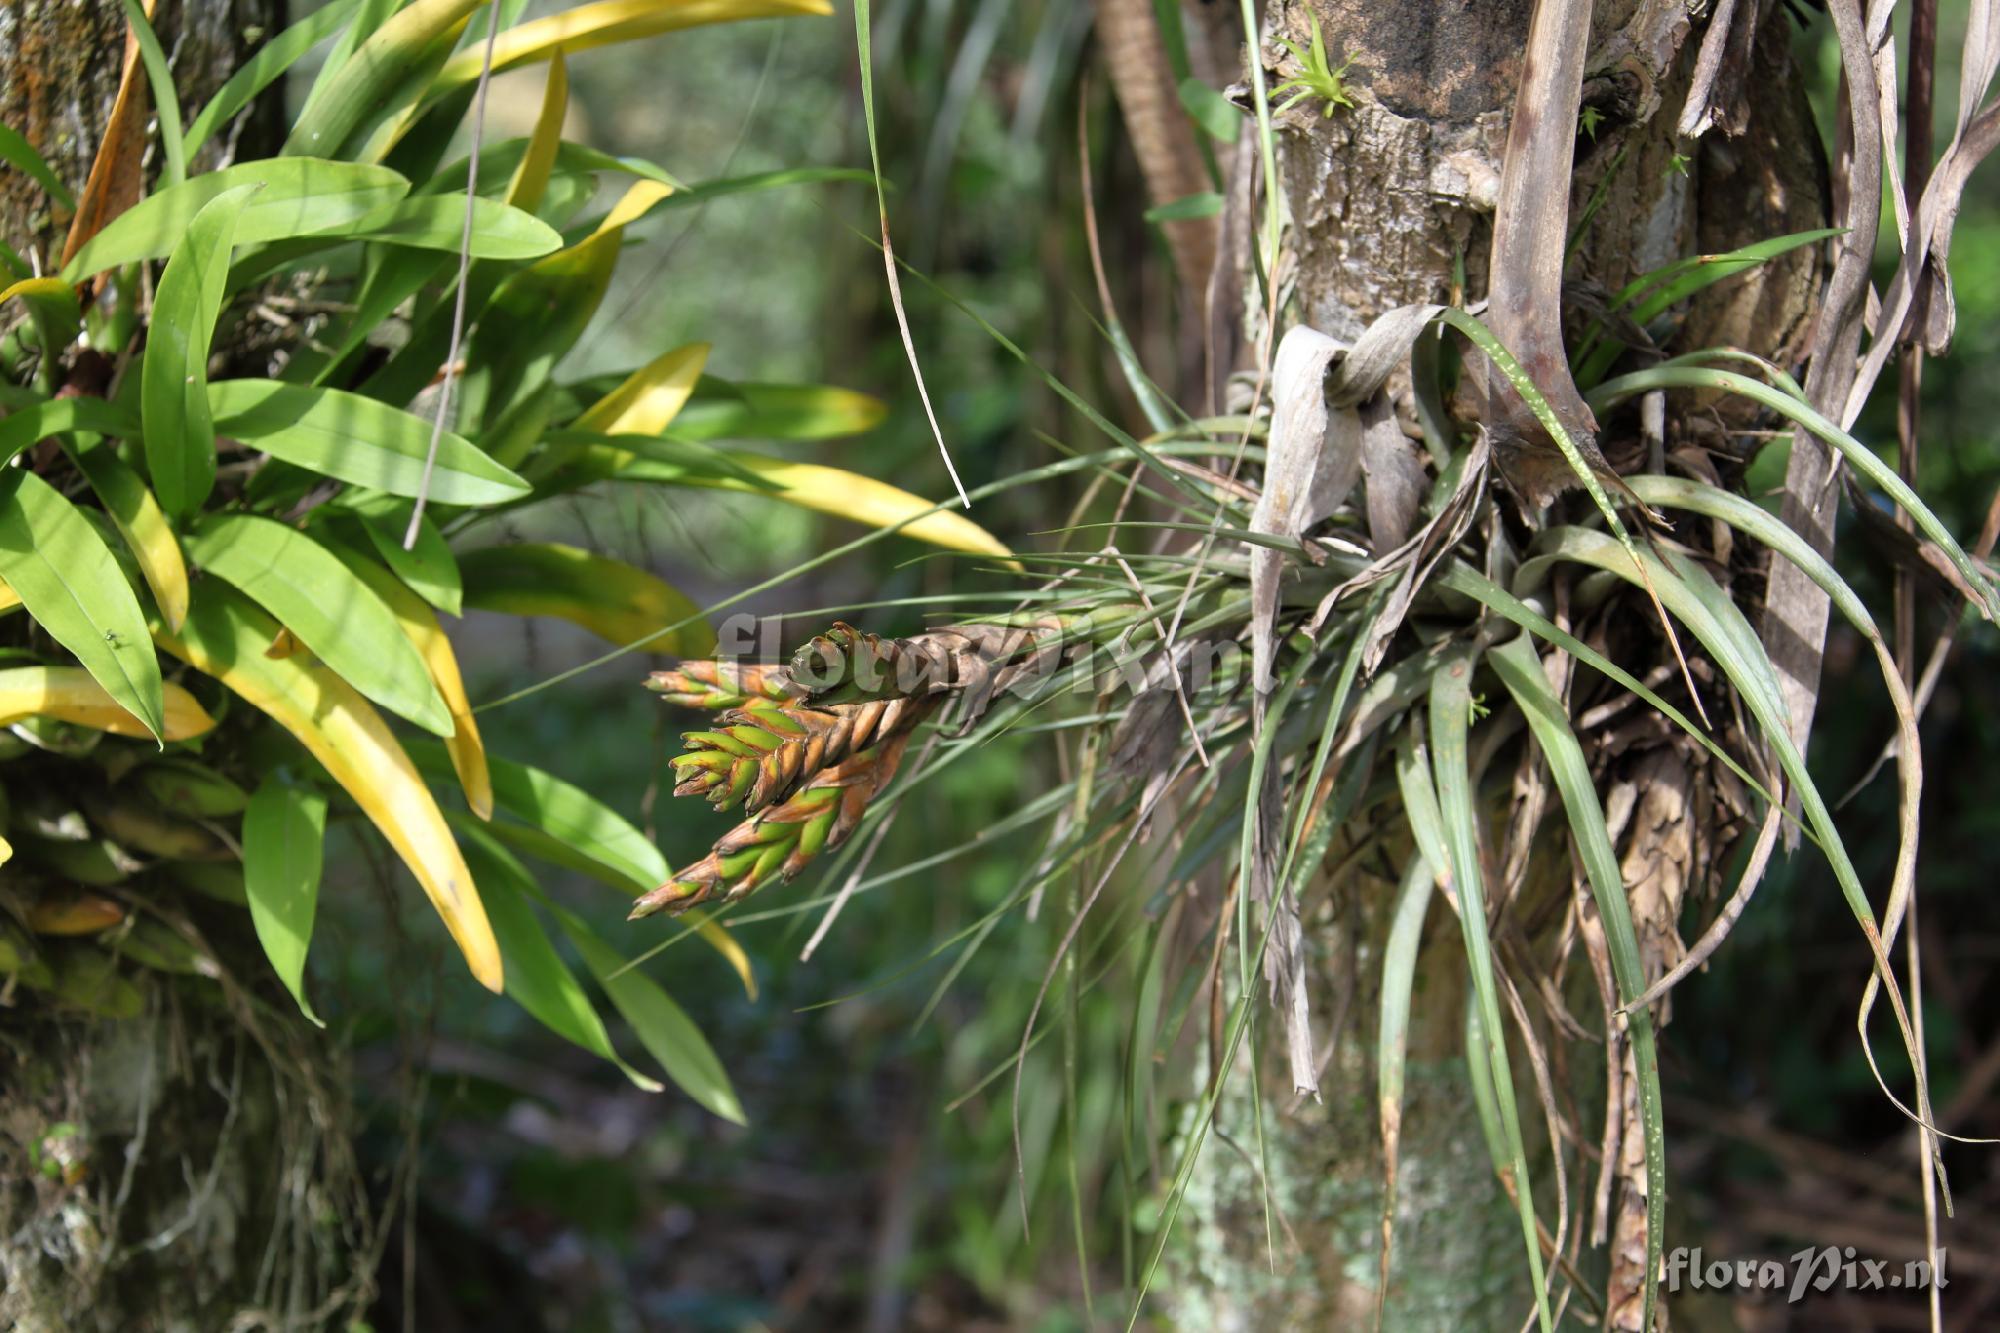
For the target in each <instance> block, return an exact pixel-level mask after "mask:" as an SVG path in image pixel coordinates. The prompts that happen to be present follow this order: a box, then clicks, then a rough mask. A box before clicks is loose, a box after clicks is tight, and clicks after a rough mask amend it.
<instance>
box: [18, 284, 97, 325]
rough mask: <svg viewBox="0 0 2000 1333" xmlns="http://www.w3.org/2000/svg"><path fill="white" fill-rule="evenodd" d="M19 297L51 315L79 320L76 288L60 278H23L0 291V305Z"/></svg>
mask: <svg viewBox="0 0 2000 1333" xmlns="http://www.w3.org/2000/svg"><path fill="white" fill-rule="evenodd" d="M17 296H18V297H20V298H21V300H22V301H24V302H26V303H27V304H28V305H31V306H37V307H39V308H41V309H43V310H46V311H48V312H49V313H51V314H63V315H66V316H67V317H68V318H69V319H70V320H71V321H75V320H77V319H80V318H81V317H82V316H81V315H80V314H79V313H78V310H79V306H78V302H77V297H76V288H74V287H72V286H70V285H69V284H68V283H66V282H64V281H63V280H62V279H61V278H23V279H21V280H20V281H19V282H16V283H13V284H11V285H9V286H8V287H7V288H6V289H5V290H0V304H4V303H6V302H8V301H11V300H13V299H14V298H15V297H17Z"/></svg>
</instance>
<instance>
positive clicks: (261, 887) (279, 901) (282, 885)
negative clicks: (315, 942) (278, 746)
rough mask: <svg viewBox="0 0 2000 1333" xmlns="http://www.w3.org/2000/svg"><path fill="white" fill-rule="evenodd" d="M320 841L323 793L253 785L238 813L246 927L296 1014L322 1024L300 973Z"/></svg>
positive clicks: (315, 897)
mask: <svg viewBox="0 0 2000 1333" xmlns="http://www.w3.org/2000/svg"><path fill="white" fill-rule="evenodd" d="M325 837H326V795H325V793H323V792H320V791H316V790H314V789H313V788H311V787H305V786H299V785H296V784H294V783H291V782H288V781H286V780H285V779H283V778H281V777H278V776H276V775H273V776H271V777H267V778H265V779H264V781H263V782H262V783H260V784H259V785H258V787H257V790H256V792H255V794H253V795H252V796H251V797H250V804H249V807H248V808H247V809H245V810H244V812H243V889H244V893H245V894H246V895H247V896H248V898H249V901H250V922H251V924H252V925H254V926H255V927H256V928H257V939H258V942H259V943H261V944H262V945H263V946H264V956H265V957H266V958H269V959H270V960H271V969H272V970H273V971H275V972H276V973H277V974H278V979H279V980H280V981H282V982H284V983H285V989H286V990H288V991H290V992H291V993H292V998H293V999H295V1000H297V1001H298V1002H299V1012H300V1013H302V1014H304V1015H305V1016H306V1017H307V1018H308V1019H310V1020H311V1021H312V1022H314V1023H315V1024H318V1025H319V1026H320V1027H325V1026H326V1024H325V1023H324V1022H321V1020H320V1017H319V1015H318V1014H315V1013H314V1012H313V1007H312V1005H310V1004H309V1003H307V1002H306V991H305V970H306V950H307V948H308V947H309V946H310V945H311V943H312V931H313V916H314V913H315V912H316V911H317V910H318V907H319V880H320V871H321V868H322V866H323V863H324V861H323V856H322V852H323V848H324V843H325Z"/></svg>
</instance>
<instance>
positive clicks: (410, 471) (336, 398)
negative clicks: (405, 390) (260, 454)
mask: <svg viewBox="0 0 2000 1333" xmlns="http://www.w3.org/2000/svg"><path fill="white" fill-rule="evenodd" d="M208 401H209V408H210V410H211V411H212V412H213V414H214V418H215V429H216V433H217V434H218V435H226V436H229V437H232V438H234V439H239V440H245V441H248V442H250V443H253V444H255V445H256V446H257V447H258V448H259V449H262V450H264V451H265V452H266V453H268V454H270V455H271V456H272V457H273V458H282V459H284V460H285V461H286V462H287V463H293V464H296V465H297V466H299V467H303V468H310V469H311V470H313V471H314V472H318V473H321V474H323V475H325V476H329V477H334V478H337V479H338V480H341V481H347V482H352V483H354V484H355V485H357V486H366V487H369V488H371V489H374V490H379V491H387V492H388V493H389V494H391V495H401V496H415V495H416V494H417V493H418V492H419V491H420V490H421V489H422V487H423V477H424V457H425V455H426V454H427V453H428V452H429V449H430V436H431V425H430V423H429V422H427V421H424V420H423V419H422V418H420V417H416V416H413V415H411V414H410V413H408V412H405V411H403V410H402V409H400V408H396V407H391V406H389V405H388V404H386V403H381V402H377V401H376V400H374V399H372V398H365V397H363V396H362V395H360V394H354V393H346V392H343V391H341V390H339V389H311V388H306V387H304V386H301V385H295V384H279V383H276V382H274V381H270V380H218V381H216V382H215V383H213V384H210V385H209V386H208ZM531 489H532V488H531V487H530V486H529V485H528V483H527V482H525V481H523V480H521V478H520V477H518V476H516V475H515V474H514V473H513V472H511V471H509V470H508V469H507V468H504V467H502V466H500V464H498V463H496V462H494V461H493V460H492V459H491V458H489V457H487V456H486V454H485V453H483V452H481V450H480V449H479V447H478V446H477V445H475V444H473V443H472V442H471V441H470V440H468V439H466V438H465V437H464V436H461V435H457V434H454V433H453V432H451V431H445V432H444V433H443V434H442V435H441V436H440V437H439V439H438V452H437V466H436V468H435V470H434V472H433V473H432V476H431V487H430V499H431V500H432V501H433V502H434V503H438V504H466V505H487V504H501V503H504V502H506V501H508V500H518V499H520V498H521V497H522V496H524V495H527V494H528V493H529V492H530V491H531Z"/></svg>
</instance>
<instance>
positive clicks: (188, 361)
mask: <svg viewBox="0 0 2000 1333" xmlns="http://www.w3.org/2000/svg"><path fill="white" fill-rule="evenodd" d="M257 188H258V187H257V186H255V185H239V186H237V187H236V188H234V189H231V190H224V191H223V192H222V193H221V194H218V195H217V196H215V198H213V199H211V200H209V201H208V202H207V203H206V204H203V205H202V207H201V211H200V212H199V213H196V214H195V215H194V220H193V221H192V222H190V223H188V229H187V235H186V236H185V237H184V238H182V240H181V242H180V244H179V245H177V246H175V247H174V253H173V257H172V258H171V259H169V260H168V261H167V267H166V271H165V272H164V273H162V274H161V275H160V286H159V290H158V292H157V293H156V294H155V295H154V297H153V318H152V322H151V323H150V324H149V325H148V327H147V331H146V352H145V359H144V362H143V364H142V367H141V371H140V387H139V411H140V416H141V419H142V421H143V422H144V424H145V442H146V471H147V472H149V473H150V474H152V478H153V494H154V495H156V496H158V497H159V501H160V507H161V508H162V509H164V510H166V511H167V513H168V514H170V515H172V516H173V517H175V518H182V517H185V516H186V515H188V514H190V513H192V512H193V511H195V510H197V509H199V508H200V507H201V504H202V501H204V500H206V499H207V498H208V493H209V491H210V490H211V489H213V488H214V486H215V423H214V420H213V418H212V417H211V416H210V415H209V410H208V348H209V343H210V341H211V340H212V339H213V338H214V337H215V321H216V317H217V316H218V315H220V314H221V313H222V300H223V295H224V292H225V288H226V286H227V282H228V278H229V252H230V249H231V248H232V247H233V246H234V245H235V241H236V220H237V217H238V216H239V215H240V214H241V213H242V211H243V207H244V205H245V204H247V203H248V202H249V201H250V199H251V197H252V196H254V195H255V194H256V193H257Z"/></svg>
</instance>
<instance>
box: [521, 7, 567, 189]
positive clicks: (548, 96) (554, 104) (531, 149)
mask: <svg viewBox="0 0 2000 1333" xmlns="http://www.w3.org/2000/svg"><path fill="white" fill-rule="evenodd" d="M568 111H569V62H568V61H566V60H564V59H563V53H562V48H561V47H557V48H556V50H555V53H554V54H553V55H551V56H550V57H549V74H548V80H547V82H546V83H545V84H544V85H543V87H542V110H541V113H540V114H539V115H537V116H536V117H535V132H534V133H533V134H531V135H529V136H528V144H527V149H526V151H524V152H523V153H522V154H521V161H520V165H518V166H516V167H515V168H514V174H513V176H512V177H510V178H509V179H508V181H507V202H508V203H510V204H512V205H513V206H514V207H516V208H525V209H527V210H528V211H529V212H530V213H532V212H534V211H535V209H536V208H537V207H539V206H540V205H541V202H542V195H543V194H545V193H546V192H547V191H548V188H549V173H550V172H551V171H553V170H554V169H555V165H556V153H557V151H558V150H559V149H560V148H561V147H562V127H563V117H564V115H565V114H567V113H568Z"/></svg>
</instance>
